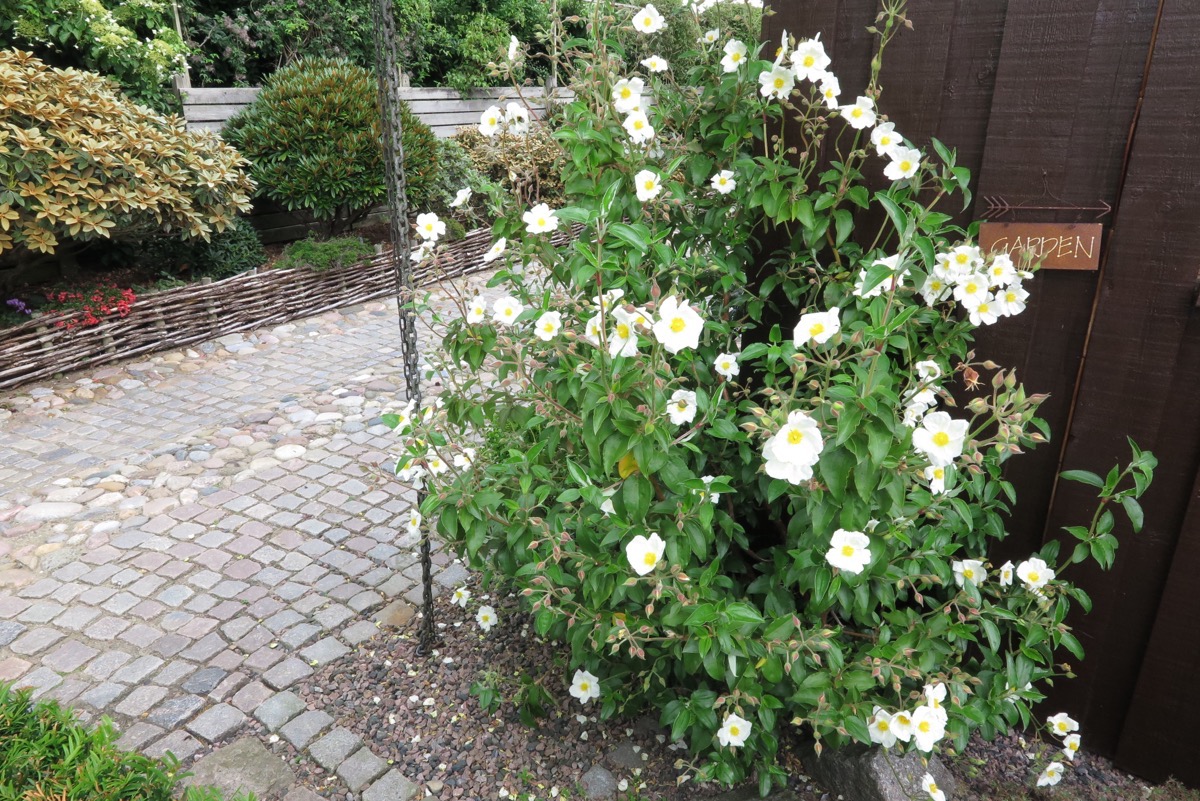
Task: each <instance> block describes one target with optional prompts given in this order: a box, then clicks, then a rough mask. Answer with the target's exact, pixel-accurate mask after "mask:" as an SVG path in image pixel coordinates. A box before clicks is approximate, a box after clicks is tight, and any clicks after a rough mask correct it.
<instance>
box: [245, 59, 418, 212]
mask: <svg viewBox="0 0 1200 801" xmlns="http://www.w3.org/2000/svg"><path fill="white" fill-rule="evenodd" d="M402 117H403V125H404V137H403V141H404V164H405V173H406V176H407V179H408V196H409V200H410V202H412V203H414V204H417V203H424V202H425V201H426V200H427V192H428V191H429V188H430V187H431V185H432V184H433V180H434V176H435V174H436V171H437V153H438V151H437V139H436V138H435V137H434V135H433V132H432V131H430V130H429V126H428V125H426V124H425V123H423V122H421V121H420V120H419V119H418V118H417V117H416V116H415V115H414V114H412V112H411V111H409V110H408V107H407V106H404V107H403V111H402ZM380 122H381V121H380V116H379V101H378V97H377V94H376V86H375V78H374V76H373V75H372V74H371V73H370V72H369V71H367V70H365V69H363V68H362V67H358V66H355V65H354V64H351V63H350V62H348V61H344V60H339V59H329V58H311V59H302V60H300V61H297V62H296V63H294V64H291V65H289V66H287V67H284V68H283V69H281V70H279V72H277V73H275V74H274V75H273V76H271V78H270V79H269V80H268V81H267V83H266V85H265V86H264V87H263V90H262V92H260V93H259V95H258V97H257V98H256V99H255V101H254V103H252V104H251V105H250V106H248V107H247V108H246V109H244V110H243V111H242V112H241V113H239V114H238V115H236V116H235V117H234V118H233V119H231V120H230V121H229V122H228V123H227V124H226V126H225V129H224V131H223V135H224V137H225V139H226V140H227V141H229V142H231V143H233V144H234V145H235V146H236V147H237V148H238V149H239V150H240V151H241V152H242V153H243V154H244V155H245V156H246V158H248V159H249V160H250V164H251V175H252V176H253V177H254V180H255V181H256V182H257V183H258V194H259V195H260V196H263V197H267V198H270V199H272V200H274V201H276V202H277V203H280V204H282V205H283V206H284V207H285V208H286V209H288V210H289V211H297V212H303V213H306V214H309V215H311V216H312V218H313V219H314V220H316V221H318V222H321V223H324V224H325V225H326V226H327V233H328V234H329V235H334V234H338V233H341V232H343V231H345V230H347V229H348V228H350V227H351V226H352V225H353V224H354V223H355V222H357V221H358V220H360V219H362V218H363V217H365V216H366V214H367V212H369V211H370V210H371V208H372V207H373V206H376V205H378V204H379V203H382V202H383V201H384V199H385V198H386V196H387V185H386V183H385V182H384V168H383V150H382V146H381V145H380V142H381V136H382V134H381V129H380Z"/></svg>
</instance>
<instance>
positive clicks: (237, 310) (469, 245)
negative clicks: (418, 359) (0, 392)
mask: <svg viewBox="0 0 1200 801" xmlns="http://www.w3.org/2000/svg"><path fill="white" fill-rule="evenodd" d="M569 237H570V233H569V232H568V231H566V230H563V231H559V232H558V233H557V234H556V235H555V237H554V239H553V241H554V243H555V244H559V245H561V244H562V243H565V242H566V241H568V239H569ZM491 245H492V239H491V233H490V232H489V231H487V230H479V231H473V232H472V233H469V234H467V235H466V236H465V237H464V238H463V239H461V240H459V241H457V242H454V243H451V244H450V245H449V246H447V247H446V248H445V250H444V251H443V252H442V253H441V255H440V256H439V257H438V259H437V261H436V262H435V263H432V264H428V263H427V264H425V265H422V266H421V268H419V269H418V270H417V272H416V274H415V278H416V280H417V283H418V284H421V285H425V284H429V283H432V282H435V281H438V280H441V279H443V278H455V277H458V276H461V275H466V274H468V273H471V272H475V271H478V270H481V269H483V268H484V267H485V266H486V265H484V264H483V261H482V258H481V257H482V256H483V254H484V253H486V252H487V250H488V248H490V247H491ZM395 291H396V279H395V274H394V272H393V271H392V267H391V263H390V261H389V259H388V258H387V257H386V256H376V257H375V258H373V259H371V260H370V261H367V262H364V263H361V264H355V265H351V266H348V267H342V268H338V269H334V270H329V271H327V272H315V271H313V270H308V269H304V268H301V269H295V270H267V271H265V272H260V273H243V274H241V275H235V276H233V277H232V278H226V279H223V280H221V281H214V282H212V283H209V284H193V285H190V286H185V287H179V288H178V289H168V290H165V291H163V292H155V293H153V294H150V295H145V296H142V297H139V298H138V299H137V301H136V302H134V304H133V308H132V309H131V310H130V312H129V315H128V316H126V317H122V318H109V319H105V320H103V321H102V322H101V323H100V324H99V325H95V326H88V327H86V328H83V327H78V326H77V327H76V328H74V329H68V328H66V327H65V326H64V327H59V326H58V325H57V323H60V322H61V323H65V322H67V321H68V320H70V319H72V318H73V317H74V316H76V314H77V312H69V313H63V314H53V315H44V316H41V317H37V318H35V319H34V320H31V321H30V322H28V323H23V324H21V325H18V326H13V327H11V328H5V329H0V389H7V388H9V387H15V386H19V385H21V384H26V383H29V382H30V381H37V380H39V379H43V378H49V377H51V376H54V375H57V374H59V373H66V372H70V371H72V370H79V369H83V368H86V367H95V366H96V365H100V364H105V363H107V362H114V361H118V360H121V359H129V358H133V357H135V356H144V355H146V354H149V353H154V352H156V351H161V350H170V349H172V348H178V347H181V346H184V345H192V344H195V343H197V342H204V341H206V340H210V339H214V338H216V337H219V336H224V335H226V334H236V333H239V332H242V331H251V330H254V329H256V328H262V327H264V326H268V325H279V324H280V323H285V322H287V321H288V320H295V319H297V318H300V317H311V316H312V315H315V314H320V313H322V312H326V311H330V310H332V309H337V308H340V307H342V306H348V305H351V304H354V303H362V302H363V301H367V300H371V299H373V298H380V297H383V296H385V295H391V294H394V293H395Z"/></svg>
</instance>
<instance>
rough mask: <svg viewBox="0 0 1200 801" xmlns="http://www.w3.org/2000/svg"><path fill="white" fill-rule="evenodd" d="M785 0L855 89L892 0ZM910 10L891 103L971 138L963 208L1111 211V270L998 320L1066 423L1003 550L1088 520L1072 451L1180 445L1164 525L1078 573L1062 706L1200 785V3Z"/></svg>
mask: <svg viewBox="0 0 1200 801" xmlns="http://www.w3.org/2000/svg"><path fill="white" fill-rule="evenodd" d="M773 5H774V7H775V10H776V12H777V13H776V14H775V15H774V16H772V17H769V18H768V20H767V23H766V25H767V31H766V33H765V35H766V37H767V40H768V41H773V40H774V41H777V40H778V37H779V32H780V31H781V30H782V29H785V28H786V29H787V30H788V31H790V32H792V33H793V34H795V35H798V36H811V35H814V34H816V33H818V32H820V33H821V34H822V39H823V40H824V41H825V43H826V47H827V49H828V50H829V51H830V53H831V55H832V57H833V69H834V70H835V71H836V72H837V74H838V75H839V77H840V78H841V84H842V89H843V92H844V93H846V94H849V95H850V96H852V97H853V96H854V95H855V94H857V91H858V90H859V89H861V87H862V86H864V85H865V82H866V78H867V76H868V74H869V62H870V57H871V54H872V52H873V39H872V37H871V35H869V34H868V33H867V32H866V30H865V28H866V27H867V25H869V24H870V23H871V21H872V20H873V19H874V16H875V14H876V12H877V11H878V3H877V2H876V0H787V1H786V2H783V1H782V0H780V1H779V2H776V3H774V4H773ZM909 16H910V18H911V19H912V21H913V24H914V26H915V30H913V31H907V32H904V33H903V34H902V35H901V36H900V37H899V38H898V39H897V40H895V42H894V43H893V44H892V45H891V47H890V48H889V50H888V53H887V54H886V57H885V59H884V61H885V64H884V68H883V73H882V84H883V97H882V100H881V105H882V106H883V109H884V110H885V111H886V112H887V114H888V115H889V116H890V117H891V118H892V119H893V120H895V121H896V123H897V128H898V129H899V130H900V131H902V132H903V133H904V134H905V135H906V136H908V137H909V138H910V139H912V140H914V141H915V142H919V143H925V142H927V141H928V139H929V137H931V136H936V137H937V138H939V139H941V140H942V141H944V142H946V143H947V144H949V145H951V146H956V147H957V148H958V150H959V156H960V163H961V164H963V165H964V166H967V167H970V169H971V170H972V173H973V174H974V176H975V177H976V182H975V187H976V201H975V205H974V207H973V208H972V209H970V210H969V211H968V212H967V213H966V214H965V215H964V216H963V219H964V220H970V219H978V218H979V217H981V216H982V213H983V211H984V209H985V208H986V205H985V203H986V201H985V200H984V198H989V197H990V198H1001V199H1003V200H1004V201H1006V202H1008V203H1009V204H1012V205H1023V206H1024V208H1022V209H1018V210H1017V211H1015V212H1014V213H1013V214H1011V215H1010V216H1009V217H1007V218H1006V219H1009V220H1013V221H1019V222H1091V221H1093V220H1094V219H1097V218H1098V219H1099V221H1100V222H1103V223H1104V224H1105V233H1106V237H1105V245H1104V247H1103V250H1102V253H1101V266H1100V270H1099V272H1065V271H1064V272H1051V271H1046V272H1043V273H1042V274H1040V275H1039V276H1038V277H1037V278H1036V279H1035V280H1034V281H1033V282H1031V283H1032V286H1031V287H1030V290H1031V295H1032V297H1031V298H1030V304H1029V309H1028V311H1027V312H1026V313H1025V314H1023V315H1022V316H1021V317H1019V318H1017V319H1016V320H1013V321H1009V322H1005V323H1002V324H1000V325H997V326H995V327H993V328H991V329H989V330H987V331H986V332H984V334H983V335H982V336H981V337H980V340H979V347H978V352H979V353H980V355H981V356H982V357H990V358H993V359H995V360H996V361H997V362H1000V363H1001V364H1005V365H1010V366H1015V367H1017V369H1018V371H1019V375H1020V377H1021V378H1022V380H1023V381H1024V382H1025V383H1026V385H1027V386H1028V387H1030V388H1031V389H1032V390H1035V391H1038V392H1049V393H1050V394H1051V399H1050V401H1049V402H1047V404H1046V405H1045V406H1043V413H1044V416H1045V417H1046V418H1047V419H1048V420H1049V422H1050V424H1051V425H1052V426H1053V431H1054V433H1055V435H1056V441H1055V442H1053V443H1052V444H1051V445H1048V446H1043V447H1042V448H1041V449H1040V450H1038V451H1036V452H1035V453H1033V454H1030V455H1026V456H1022V457H1020V458H1018V459H1016V460H1014V462H1013V463H1012V465H1013V469H1012V471H1011V472H1012V478H1013V479H1014V480H1015V481H1016V483H1017V485H1018V492H1019V496H1020V501H1021V502H1020V507H1019V509H1018V510H1017V511H1016V513H1015V514H1014V515H1013V517H1012V520H1011V522H1010V532H1011V534H1010V536H1009V538H1008V539H1007V540H1005V541H1004V542H1002V543H1000V544H999V545H998V546H997V548H996V552H995V553H994V554H993V558H998V559H999V560H1001V561H1002V560H1003V559H1005V558H1008V557H1010V556H1011V557H1016V556H1023V555H1027V554H1028V553H1029V552H1030V551H1032V550H1034V549H1036V548H1038V547H1040V546H1041V544H1042V543H1043V542H1044V541H1045V540H1046V539H1047V538H1052V537H1055V536H1057V532H1058V531H1060V529H1061V527H1062V526H1064V525H1068V524H1076V523H1083V522H1086V520H1087V519H1090V514H1091V510H1092V506H1091V499H1090V498H1089V495H1088V493H1087V492H1086V491H1082V490H1081V489H1079V488H1077V487H1076V486H1075V485H1068V484H1060V483H1059V482H1058V481H1057V474H1058V472H1059V471H1060V470H1061V469H1067V468H1083V469H1091V470H1095V471H1106V470H1107V469H1108V468H1109V467H1110V466H1111V465H1113V464H1114V463H1116V462H1117V461H1119V460H1127V459H1128V447H1127V445H1126V443H1125V436H1126V435H1129V436H1132V437H1133V438H1134V439H1136V440H1137V442H1138V443H1139V444H1140V445H1142V446H1143V447H1145V448H1149V449H1151V450H1153V451H1154V452H1155V453H1156V454H1157V455H1158V457H1159V460H1160V468H1159V471H1158V474H1157V477H1156V479H1155V482H1154V486H1153V487H1152V488H1151V490H1150V491H1149V492H1148V493H1147V495H1146V496H1145V498H1144V505H1145V508H1146V527H1145V530H1144V531H1143V532H1142V533H1141V534H1140V535H1138V536H1134V535H1133V534H1132V533H1130V532H1129V531H1128V530H1123V531H1119V532H1118V533H1119V534H1120V535H1121V540H1122V545H1121V548H1120V551H1119V552H1118V557H1117V565H1116V567H1115V568H1114V570H1113V571H1112V572H1111V573H1107V574H1106V573H1101V572H1099V571H1095V570H1084V571H1081V572H1078V573H1077V574H1075V575H1074V576H1072V578H1073V579H1074V580H1076V581H1077V582H1078V583H1079V584H1080V585H1081V586H1083V587H1084V588H1085V589H1087V591H1088V592H1090V593H1091V594H1092V597H1093V599H1094V600H1095V608H1094V610H1093V612H1092V614H1091V615H1088V616H1086V617H1085V616H1079V617H1078V618H1076V619H1074V620H1073V621H1072V624H1073V625H1074V626H1076V632H1077V634H1079V636H1080V639H1081V640H1082V641H1083V644H1084V646H1085V647H1086V648H1087V651H1088V658H1087V660H1086V661H1085V662H1084V663H1083V664H1082V665H1081V666H1079V667H1078V673H1079V678H1077V679H1076V680H1074V681H1069V682H1065V683H1064V684H1063V686H1061V687H1060V688H1057V689H1056V691H1055V696H1054V698H1053V700H1052V703H1053V705H1054V708H1053V709H1050V708H1047V709H1046V710H1045V711H1046V713H1052V712H1056V711H1060V709H1067V710H1069V711H1070V712H1071V713H1072V714H1073V715H1074V716H1075V717H1077V718H1078V719H1080V720H1081V722H1082V731H1083V738H1084V744H1085V746H1087V747H1089V748H1091V749H1092V750H1094V751H1098V752H1100V753H1103V754H1107V755H1110V756H1112V757H1114V758H1115V759H1116V761H1117V764H1118V765H1120V766H1121V767H1124V768H1126V769H1128V770H1130V771H1131V772H1133V773H1135V774H1138V775H1141V776H1144V777H1146V778H1148V779H1152V780H1161V779H1164V778H1165V777H1166V776H1168V775H1175V776H1177V777H1178V778H1180V779H1182V780H1184V781H1185V782H1188V783H1190V784H1200V760H1197V759H1196V758H1195V753H1196V752H1197V751H1198V750H1200V732H1198V731H1197V729H1196V727H1195V726H1194V725H1193V723H1192V722H1193V721H1194V720H1196V719H1197V718H1198V717H1200V681H1197V679H1196V676H1197V673H1198V672H1200V592H1198V590H1200V579H1198V578H1197V577H1198V576H1200V473H1198V467H1200V310H1197V299H1196V288H1197V272H1198V268H1200V91H1197V88H1198V87H1200V58H1197V56H1198V55H1200V2H1195V0H911V2H909ZM1106 205H1107V206H1111V209H1112V210H1111V212H1110V213H1104V209H1105V206H1106ZM1066 207H1074V208H1066Z"/></svg>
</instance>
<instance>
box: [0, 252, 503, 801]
mask: <svg viewBox="0 0 1200 801" xmlns="http://www.w3.org/2000/svg"><path fill="white" fill-rule="evenodd" d="M485 278H486V277H485V276H475V277H473V278H470V279H465V281H466V282H468V283H470V284H473V285H474V286H482V284H483V283H484V280H485ZM400 370H401V360H400V351H399V339H398V334H397V329H396V318H395V310H394V304H389V303H383V302H380V303H370V304H365V305H362V306H358V307H353V308H350V309H343V310H340V311H337V312H331V313H327V314H324V315H321V316H319V317H315V318H311V319H308V320H304V321H299V322H297V323H295V324H289V325H283V326H278V327H276V328H273V329H269V330H263V331H258V332H254V333H251V334H247V335H245V336H243V335H241V334H235V335H230V336H226V337H222V338H220V339H219V340H217V341H215V342H210V343H204V344H202V345H197V346H196V347H195V348H194V349H190V348H189V349H183V350H180V351H175V352H171V353H166V354H163V355H158V356H155V357H152V358H148V359H146V360H144V361H140V362H136V363H132V364H124V365H120V366H115V367H108V368H104V369H101V370H97V371H94V372H92V373H91V375H89V376H88V377H86V378H80V377H77V376H68V377H66V378H63V379H60V380H57V381H52V382H48V383H44V384H41V385H37V386H34V387H27V388H23V389H20V390H16V391H10V392H7V393H4V394H0V681H15V682H16V683H17V684H18V685H19V686H28V687H32V688H34V689H35V694H36V695H37V696H39V697H40V696H46V697H49V698H55V699H57V700H59V701H62V702H64V703H69V704H70V705H72V706H75V707H77V708H78V710H79V714H80V716H81V717H82V718H84V719H85V720H89V719H95V718H98V717H99V716H100V715H101V714H103V715H107V716H109V717H111V718H112V719H113V721H114V722H115V723H116V724H117V726H118V728H119V729H120V731H121V732H122V738H121V741H120V744H121V745H122V746H124V747H127V748H132V749H141V750H143V751H146V752H147V753H150V754H161V753H163V752H165V751H166V750H171V751H172V752H174V753H175V754H176V755H177V756H179V757H181V758H183V759H188V758H190V757H193V756H201V755H203V754H204V753H206V752H207V751H209V750H211V748H212V747H213V746H214V745H219V744H222V743H225V742H227V741H229V740H231V739H233V738H234V737H235V736H236V735H237V733H238V732H239V731H240V730H241V729H242V728H243V726H244V725H246V724H247V723H248V721H249V720H250V717H251V716H256V718H257V720H259V721H261V722H262V723H263V724H265V725H266V726H267V728H268V729H269V730H271V731H275V730H277V729H278V730H279V732H280V734H281V735H282V736H284V737H286V738H287V739H288V741H289V742H292V743H293V744H297V745H298V747H303V745H301V743H303V744H304V745H307V744H309V743H310V742H311V743H318V744H320V749H319V753H320V757H318V758H319V759H322V760H325V761H330V760H334V757H335V756H337V755H338V754H340V753H341V751H342V750H346V749H347V744H345V743H342V742H341V741H340V740H338V739H334V740H330V737H331V736H333V735H325V736H324V738H322V737H320V735H323V734H324V733H325V732H326V730H328V729H330V728H331V727H332V725H333V723H334V721H333V719H332V718H329V716H328V715H326V714H325V713H324V712H323V711H320V710H305V709H304V705H303V703H300V702H299V699H298V698H296V696H295V695H293V694H291V693H290V692H289V688H291V687H294V686H295V685H297V682H300V681H302V680H303V679H304V678H305V677H306V676H308V675H309V674H311V673H312V672H313V669H314V667H317V666H320V665H322V664H325V663H327V662H329V661H331V660H333V659H336V658H338V657H340V656H342V655H343V654H346V653H348V652H349V651H350V649H353V648H356V647H357V646H359V644H360V643H362V642H363V641H364V640H366V639H368V638H369V637H371V636H372V635H373V634H374V633H375V632H376V631H377V628H376V625H375V623H374V622H372V621H371V617H370V616H371V613H372V612H375V611H377V610H379V609H380V608H381V607H384V606H385V605H386V604H388V603H389V602H391V601H393V600H394V599H408V601H410V602H413V603H416V602H417V601H418V600H419V598H418V594H419V580H420V566H419V565H418V564H417V561H416V558H415V554H414V549H415V547H416V538H415V537H414V536H412V535H408V534H406V533H405V525H404V522H403V519H404V518H405V517H406V512H407V510H408V507H409V504H410V502H411V495H410V494H409V493H408V491H407V490H405V488H403V487H402V486H401V485H399V484H398V483H396V481H395V479H394V477H393V476H392V474H391V470H390V467H391V465H390V464H389V457H388V448H389V447H390V446H391V445H392V443H393V439H392V436H393V435H392V433H391V431H390V429H388V428H387V427H386V426H384V425H383V424H382V421H381V420H380V415H381V414H382V412H383V410H384V409H385V408H386V407H388V406H389V405H400V401H402V399H403V390H402V385H403V380H402V378H401V376H400ZM432 389H435V390H436V387H434V388H432ZM434 562H435V567H436V568H437V570H438V581H439V583H440V585H441V586H443V587H444V586H451V585H453V584H454V583H456V582H458V581H461V580H462V578H463V577H464V575H465V574H464V572H463V570H462V568H461V566H459V565H456V564H453V563H451V561H450V560H449V559H448V557H447V556H446V555H445V554H442V553H436V554H435V557H434ZM297 704H299V705H298V706H297ZM341 757H342V759H341V761H338V764H336V765H334V766H333V767H332V768H330V769H331V770H333V771H335V772H336V773H337V775H339V776H341V777H342V779H343V780H344V781H345V783H346V785H347V786H348V787H349V788H350V789H351V790H352V791H353V792H355V793H357V792H358V791H360V790H365V791H366V796H367V797H381V798H382V797H385V796H384V795H383V793H384V792H385V788H383V787H382V785H381V786H380V789H379V790H377V791H375V792H374V793H372V791H371V788H372V787H374V786H375V785H373V784H372V782H376V783H382V782H390V783H391V784H394V785H397V786H399V784H400V783H402V782H403V779H402V777H399V776H398V775H392V774H394V773H395V771H385V770H384V767H386V766H383V765H381V764H379V763H378V760H377V759H376V758H375V757H374V756H373V755H372V754H370V752H368V751H365V749H357V748H356V747H354V748H350V750H349V751H348V752H347V753H345V754H341ZM334 761H337V760H334ZM322 764H324V763H323V762H322Z"/></svg>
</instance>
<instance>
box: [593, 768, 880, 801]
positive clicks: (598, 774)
mask: <svg viewBox="0 0 1200 801" xmlns="http://www.w3.org/2000/svg"><path fill="white" fill-rule="evenodd" d="M579 783H580V785H582V787H583V797H584V798H589V799H607V798H616V797H617V780H616V778H614V777H613V775H612V774H611V773H609V772H608V769H607V768H603V767H601V766H600V765H593V766H592V767H591V769H589V770H588V772H587V773H585V774H583V778H581V779H580V780H579ZM855 801H858V799H855Z"/></svg>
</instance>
